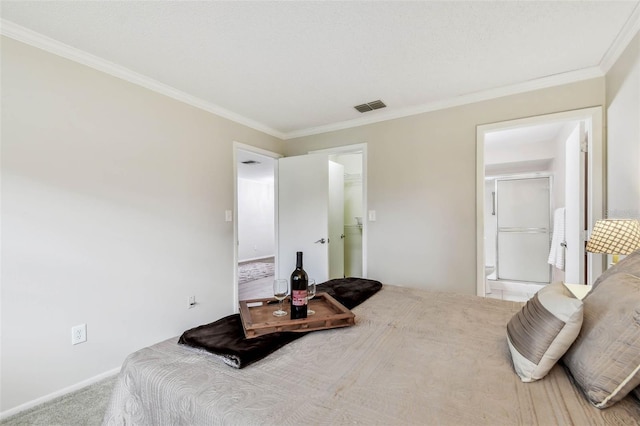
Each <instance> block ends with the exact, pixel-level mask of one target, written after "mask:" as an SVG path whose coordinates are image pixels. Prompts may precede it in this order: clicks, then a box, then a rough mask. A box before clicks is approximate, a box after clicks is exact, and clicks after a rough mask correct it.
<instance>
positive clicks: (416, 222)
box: [285, 78, 604, 294]
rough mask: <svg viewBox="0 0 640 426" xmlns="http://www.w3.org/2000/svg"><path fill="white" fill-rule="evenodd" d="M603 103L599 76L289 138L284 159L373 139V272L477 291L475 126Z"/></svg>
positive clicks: (388, 278) (394, 279)
mask: <svg viewBox="0 0 640 426" xmlns="http://www.w3.org/2000/svg"><path fill="white" fill-rule="evenodd" d="M603 104H604V78H597V79H592V80H586V81H582V82H578V83H573V84H567V85H563V86H558V87H553V88H548V89H542V90H537V91H533V92H528V93H523V94H519V95H513V96H507V97H503V98H499V99H493V100H488V101H483V102H478V103H475V104H469V105H464V106H459V107H455V108H450V109H446V110H440V111H433V112H428V113H424V114H419V115H415V116H411V117H405V118H400V119H396V120H390V121H386V122H380V123H375V124H370V125H366V126H361V127H356V128H351V129H345V130H340V131H335V132H329V133H325V134H321V135H313V136H307V137H302V138H297V139H292V140H287V141H285V154H286V155H297V154H303V153H306V152H308V151H311V150H318V149H325V148H330V147H335V146H340V145H351V144H357V143H363V142H366V143H367V150H368V151H367V158H368V164H367V170H368V183H367V184H368V198H367V200H368V208H369V209H371V210H376V215H377V221H376V222H369V223H368V242H367V244H368V247H367V253H368V259H367V262H368V263H367V264H368V276H369V277H370V278H374V279H378V280H381V281H382V282H385V283H388V284H397V285H402V286H410V287H416V288H424V289H431V290H448V291H458V292H462V293H467V294H475V292H476V277H475V271H476V195H475V189H476V182H475V179H476V126H477V125H480V124H488V123H495V122H499V121H506V120H512V119H516V118H522V117H529V116H534V115H542V114H547V113H553V112H559V111H566V110H572V109H579V108H585V107H590V106H594V105H603ZM373 114H375V112H373ZM366 216H367V215H365V219H366Z"/></svg>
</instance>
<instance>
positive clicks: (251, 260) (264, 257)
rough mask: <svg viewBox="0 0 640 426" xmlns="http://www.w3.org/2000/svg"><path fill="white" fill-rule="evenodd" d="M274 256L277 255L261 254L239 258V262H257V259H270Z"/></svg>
mask: <svg viewBox="0 0 640 426" xmlns="http://www.w3.org/2000/svg"><path fill="white" fill-rule="evenodd" d="M272 257H275V255H274V254H272V255H271V256H260V257H252V258H250V259H242V260H238V263H245V262H255V261H257V260H263V259H270V258H272Z"/></svg>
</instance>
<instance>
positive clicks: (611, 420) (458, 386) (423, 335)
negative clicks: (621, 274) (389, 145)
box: [104, 285, 640, 425]
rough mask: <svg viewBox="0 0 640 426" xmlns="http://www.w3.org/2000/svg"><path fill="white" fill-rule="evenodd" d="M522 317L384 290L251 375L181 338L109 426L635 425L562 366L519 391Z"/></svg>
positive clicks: (148, 367) (451, 298)
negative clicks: (516, 334) (515, 320)
mask: <svg viewBox="0 0 640 426" xmlns="http://www.w3.org/2000/svg"><path fill="white" fill-rule="evenodd" d="M318 290H319V291H320V290H321V286H319V288H318ZM522 306H523V304H522V303H518V302H509V301H502V300H494V299H485V298H479V297H475V296H468V295H460V294H453V293H446V292H428V291H422V290H416V289H411V288H403V287H397V286H392V285H384V286H383V287H382V289H381V290H380V291H379V292H377V293H376V294H375V295H373V296H372V297H370V298H369V299H368V300H366V301H365V302H364V303H362V304H360V305H358V306H357V307H355V308H353V309H352V311H353V312H354V313H355V315H356V324H355V325H354V326H351V327H347V328H339V329H332V330H323V331H317V332H311V333H308V334H307V335H305V336H303V337H302V338H299V339H297V340H295V341H292V342H290V343H288V344H286V345H284V346H283V347H281V348H280V349H279V350H277V351H275V352H274V353H272V354H270V355H268V356H266V357H265V358H264V359H262V360H260V361H257V362H255V363H252V364H251V365H249V366H247V367H245V368H242V369H236V368H232V367H230V366H229V365H227V364H225V363H224V362H222V361H221V359H220V358H219V357H217V356H215V355H212V354H211V353H208V352H206V351H204V350H201V349H197V348H192V347H189V346H185V345H180V344H178V343H177V341H178V338H177V337H176V338H172V339H169V340H166V341H164V342H160V343H158V344H156V345H153V346H150V347H147V348H144V349H142V350H139V351H137V352H135V353H133V354H131V355H130V356H129V357H128V358H127V359H126V361H125V362H124V365H123V367H122V370H121V372H120V375H119V377H118V380H117V383H116V385H115V388H114V391H113V395H112V398H111V401H110V403H109V406H108V409H107V412H106V414H105V417H104V424H107V425H123V424H127V425H134V424H140V425H168V424H172V425H177V424H180V425H205V424H206V425H211V424H242V425H246V424H301V423H305V424H353V423H355V424H387V425H395V424H441V425H472V424H473V425H479V424H486V425H503V424H504V425H517V424H527V425H529V424H540V425H554V424H560V425H589V424H594V425H600V424H637V423H638V421H639V419H640V401H638V400H637V399H635V398H634V397H633V396H632V395H631V394H630V395H628V396H626V397H625V398H624V399H622V400H621V401H619V402H617V403H616V404H615V405H613V406H612V407H610V408H606V409H598V408H596V407H594V406H593V405H592V404H590V403H589V401H588V400H587V399H586V398H585V395H584V394H583V393H582V391H581V390H580V389H579V387H578V386H576V385H575V383H573V382H572V379H571V376H570V375H569V374H567V371H566V368H565V367H564V366H563V365H562V363H558V364H556V365H555V366H554V367H553V368H552V369H551V370H550V371H549V373H548V374H547V375H546V377H544V379H542V380H538V381H535V382H533V383H523V382H522V381H521V379H520V378H519V377H518V376H517V375H516V374H515V373H514V367H513V364H512V361H511V356H510V353H509V348H508V344H507V341H506V337H505V336H506V334H505V329H506V324H507V323H508V322H509V321H510V320H511V318H512V317H513V316H514V314H516V313H517V312H518V311H520V310H521V309H522Z"/></svg>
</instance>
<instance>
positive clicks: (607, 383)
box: [563, 272, 640, 408]
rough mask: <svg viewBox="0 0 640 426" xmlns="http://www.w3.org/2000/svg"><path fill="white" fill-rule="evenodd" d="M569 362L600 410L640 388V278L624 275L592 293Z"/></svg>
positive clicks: (566, 361)
mask: <svg viewBox="0 0 640 426" xmlns="http://www.w3.org/2000/svg"><path fill="white" fill-rule="evenodd" d="M563 362H564V364H565V365H566V366H567V367H568V368H569V371H570V372H571V374H572V375H573V378H574V379H575V381H576V383H577V384H578V386H579V387H580V388H581V389H582V391H583V392H584V394H585V395H586V397H587V399H588V400H589V401H590V402H591V403H592V404H593V405H595V406H596V407H598V408H606V407H609V406H611V405H613V404H615V403H616V402H617V401H619V400H621V399H622V398H624V397H625V396H626V395H627V394H628V393H629V392H631V390H633V388H635V387H636V386H638V385H640V278H638V277H636V276H633V275H631V274H627V273H625V272H619V273H617V274H612V275H609V276H608V277H607V278H606V279H605V280H602V281H600V284H599V285H598V286H597V287H596V288H594V289H593V290H591V292H590V293H589V294H588V295H587V297H585V299H584V323H583V325H582V330H581V331H580V335H579V336H578V338H577V339H576V341H575V343H574V344H573V345H572V346H571V348H570V349H569V350H568V351H567V353H566V354H565V356H564V357H563Z"/></svg>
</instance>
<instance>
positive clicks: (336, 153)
mask: <svg viewBox="0 0 640 426" xmlns="http://www.w3.org/2000/svg"><path fill="white" fill-rule="evenodd" d="M318 153H323V154H329V159H330V160H331V161H334V162H336V163H338V164H341V165H342V166H343V167H344V230H343V233H342V235H341V238H342V239H343V240H344V275H345V276H346V277H362V278H366V277H367V262H366V259H367V255H366V240H367V221H366V217H365V216H366V214H365V212H366V211H367V197H366V194H367V190H366V186H367V179H366V176H367V174H366V171H367V144H366V143H363V144H357V145H348V146H342V147H336V148H329V149H325V150H319V151H312V152H309V154H318Z"/></svg>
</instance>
